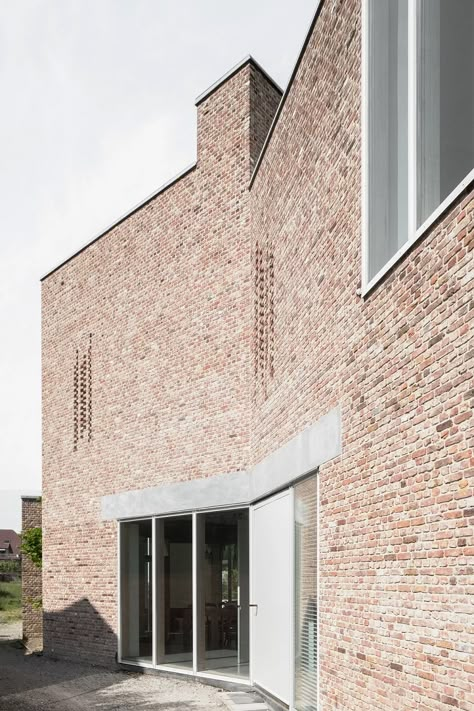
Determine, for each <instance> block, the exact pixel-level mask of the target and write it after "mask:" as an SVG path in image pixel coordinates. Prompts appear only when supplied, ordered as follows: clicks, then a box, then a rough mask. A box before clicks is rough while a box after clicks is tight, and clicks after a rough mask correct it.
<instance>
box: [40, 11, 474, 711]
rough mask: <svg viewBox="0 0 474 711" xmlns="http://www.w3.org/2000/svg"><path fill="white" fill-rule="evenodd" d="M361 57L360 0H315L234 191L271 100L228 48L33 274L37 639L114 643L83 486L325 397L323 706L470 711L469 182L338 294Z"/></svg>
mask: <svg viewBox="0 0 474 711" xmlns="http://www.w3.org/2000/svg"><path fill="white" fill-rule="evenodd" d="M360 55H361V3H360V0H344V2H342V1H341V0H325V1H324V2H323V3H322V6H321V10H320V15H319V18H318V20H317V23H316V25H315V27H314V30H313V32H312V35H311V37H310V39H309V42H308V44H307V46H306V49H305V52H304V55H303V58H302V61H301V63H300V65H299V68H298V71H297V73H296V76H295V78H294V81H293V84H292V86H291V90H290V92H289V94H288V96H287V98H286V101H285V104H284V106H283V109H282V111H281V114H280V116H279V118H278V121H277V123H276V126H275V130H274V132H273V135H272V137H271V140H270V142H269V144H268V148H267V150H266V152H265V155H264V157H263V160H262V162H261V164H260V167H259V169H258V172H257V174H256V177H255V180H254V182H253V184H252V186H251V189H250V191H249V190H248V183H249V177H250V173H251V170H252V168H253V166H254V165H255V162H256V156H257V155H258V152H259V149H260V146H261V145H262V143H263V140H264V137H265V134H266V132H267V130H268V127H269V125H270V122H271V118H272V115H273V112H274V111H275V108H276V105H277V103H278V100H279V97H278V95H277V93H276V92H275V90H274V89H273V88H272V85H271V84H270V83H268V82H266V80H265V79H264V77H263V76H262V75H261V74H260V73H259V72H258V70H257V69H256V68H255V67H253V66H252V65H251V64H247V65H246V66H245V67H244V68H243V69H241V70H240V71H239V72H237V73H236V74H235V75H234V76H233V77H231V78H230V79H229V80H227V81H226V82H225V83H224V84H222V85H221V86H220V87H219V88H218V89H217V90H216V91H215V92H213V93H212V94H211V95H210V96H209V97H208V98H207V99H205V100H204V101H203V102H202V103H201V104H200V105H199V107H198V163H197V166H196V167H195V168H194V169H193V170H191V171H189V172H188V173H187V174H186V175H185V176H184V177H183V178H181V179H180V180H179V181H178V182H177V183H175V184H174V185H173V186H172V187H171V188H169V189H168V190H166V191H165V192H163V193H162V194H160V195H159V196H157V197H156V198H154V199H153V200H151V201H150V202H149V203H147V204H146V205H145V206H144V207H142V208H141V209H140V210H138V211H137V212H135V213H133V214H132V215H131V216H130V217H128V218H127V219H126V220H125V221H123V222H122V223H120V224H119V225H118V226H117V227H115V228H114V229H112V230H111V231H110V232H109V233H107V234H106V235H105V236H104V237H102V238H101V239H100V240H99V241H97V242H95V243H94V244H93V245H92V246H90V247H89V248H88V249H87V250H85V251H84V252H82V253H81V254H80V255H79V256H77V257H76V258H75V259H73V260H72V261H70V262H68V263H67V264H66V265H65V266H63V267H62V268H61V269H59V270H57V271H56V272H54V273H53V274H52V275H51V276H49V277H48V279H46V280H45V281H44V282H43V408H44V410H43V413H44V414H43V427H44V531H45V565H44V586H45V592H44V600H45V608H46V617H45V643H46V646H47V648H48V650H49V651H50V652H53V653H57V654H60V655H62V656H71V655H72V656H74V657H76V658H77V657H80V656H83V657H85V658H88V659H92V660H94V661H103V662H104V663H108V664H110V662H111V661H112V659H113V656H114V654H115V650H116V638H115V637H116V631H117V614H116V610H117V591H116V588H117V580H116V527H115V525H113V524H111V523H108V522H107V523H104V522H101V521H100V512H99V503H100V497H101V496H103V495H105V494H111V493H115V492H118V491H125V490H129V489H137V488H144V487H146V486H152V485H156V484H159V483H162V482H167V481H175V480H182V479H188V478H192V477H204V476H211V475H213V474H218V473H223V472H226V471H236V470H241V469H246V468H247V467H249V466H251V465H252V464H254V463H256V462H258V461H260V460H261V459H262V458H263V457H265V456H266V455H268V454H269V453H270V452H272V451H274V450H275V449H276V448H277V447H279V446H280V445H282V444H284V443H285V442H287V441H288V440H289V439H290V438H291V437H293V436H294V435H296V434H297V433H298V432H299V431H300V430H302V429H303V428H304V427H305V426H306V425H308V424H309V423H312V422H314V421H316V420H317V419H318V418H319V417H321V416H322V415H324V414H325V413H327V412H328V411H329V410H330V409H332V408H333V407H335V406H336V405H338V404H339V405H340V406H341V409H342V424H343V447H342V451H343V454H342V456H341V457H339V458H338V459H336V460H333V461H332V462H330V463H329V464H326V465H324V466H322V467H321V470H320V530H319V539H320V540H319V545H320V635H319V645H320V663H321V693H322V707H323V708H324V710H325V711H335V710H336V709H337V710H339V711H341V710H342V711H360V709H368V710H370V711H372V710H373V711H375V710H378V709H390V710H391V711H412V710H413V709H418V710H419V711H428V710H430V711H433V710H446V709H452V708H459V709H463V711H470V710H472V709H474V665H473V661H472V660H473V658H474V655H473V652H474V648H473V642H474V631H473V630H474V624H473V623H474V606H473V604H472V593H473V590H474V589H473V582H472V581H473V580H474V560H473V553H474V538H473V527H474V492H473V486H472V482H473V470H474V453H473V442H474V436H473V434H474V433H473V417H472V405H473V399H474V390H473V378H472V364H473V353H474V348H473V339H472V314H473V308H474V301H473V297H472V279H473V269H472V249H473V244H474V238H473V235H474V223H473V218H474V192H473V191H472V189H470V190H468V191H466V192H465V193H464V194H463V195H461V196H460V198H459V199H458V200H457V202H456V203H455V204H454V205H453V206H451V208H450V209H449V211H447V212H446V213H445V214H444V215H443V216H442V217H441V218H440V219H439V220H438V222H437V223H436V224H435V225H434V226H433V227H432V228H431V229H430V230H429V232H427V233H426V234H425V235H424V237H423V239H422V240H421V241H420V242H418V243H417V244H416V245H415V246H414V247H413V248H412V249H411V251H410V252H409V253H407V254H406V255H405V256H404V258H403V259H402V260H401V261H400V262H399V263H397V265H395V267H394V268H393V269H392V270H391V271H390V273H389V274H387V275H386V276H385V277H384V279H383V280H382V281H381V282H380V283H379V284H378V285H377V287H376V288H375V289H373V291H372V292H371V293H370V294H369V295H368V296H367V297H365V298H361V297H360V296H359V295H358V289H359V288H360V286H361V65H360ZM90 334H92V336H91V335H90ZM89 348H91V351H90V354H91V355H90V359H89V350H88V349H89ZM77 352H78V354H79V361H78V363H79V365H78V370H77V376H76V374H75V373H76V371H75V363H76V362H77V361H76V356H77ZM84 356H86V360H85V365H83V366H82V370H81V363H82V364H83V363H84ZM88 369H89V370H88ZM90 373H91V376H90ZM76 377H77V383H76V379H75V378H76ZM90 377H91V381H89V378H90ZM89 382H90V389H89ZM75 393H77V396H75ZM76 397H77V403H76V399H75V398H76ZM90 403H92V405H90ZM89 409H90V411H91V417H90V419H89V414H88V413H89ZM75 412H76V413H78V414H77V418H78V420H77V422H78V423H79V424H78V425H77V428H78V429H77V432H78V440H77V451H75V452H74V451H73V447H74V432H75V429H74V428H75V427H76V425H75V419H74V413H75ZM81 423H83V424H82V425H81ZM81 427H82V430H81ZM89 427H90V430H91V432H92V437H91V438H90V440H89ZM81 433H82V437H81Z"/></svg>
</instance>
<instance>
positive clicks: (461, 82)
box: [417, 0, 474, 226]
mask: <svg viewBox="0 0 474 711" xmlns="http://www.w3.org/2000/svg"><path fill="white" fill-rule="evenodd" d="M473 32H474V3H473V2H472V0H421V2H420V3H419V4H418V20H417V51H418V76H417V87H418V88H417V94H418V97H417V102H418V110H417V120H418V127H417V134H418V148H417V161H418V165H417V176H418V177H417V183H418V185H417V191H418V196H417V197H418V204H417V223H418V226H420V225H422V224H423V222H424V221H425V220H426V219H427V218H428V217H429V216H430V215H431V214H432V213H433V212H434V211H435V210H436V209H437V208H438V207H439V205H440V204H441V203H442V202H443V200H444V199H445V198H447V197H448V195H449V194H450V193H451V192H452V191H453V190H454V189H455V188H456V187H457V185H459V183H460V182H461V181H462V180H463V179H464V178H465V177H466V176H467V174H468V173H470V171H471V170H472V169H473V168H474V102H473V99H472V90H473V86H474V44H473V41H472V38H473Z"/></svg>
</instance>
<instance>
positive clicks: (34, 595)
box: [21, 497, 43, 641]
mask: <svg viewBox="0 0 474 711" xmlns="http://www.w3.org/2000/svg"><path fill="white" fill-rule="evenodd" d="M41 508H42V503H41V498H32V497H25V498H23V499H22V502H21V528H22V532H23V533H25V531H28V530H29V529H30V528H41ZM21 597H22V619H23V639H24V640H26V641H27V640H30V639H35V640H38V639H41V637H42V635H43V610H42V609H41V608H39V609H38V607H37V605H35V604H32V603H35V602H37V601H40V600H41V597H42V576H41V568H38V567H36V565H34V563H33V562H32V561H31V560H30V558H29V557H28V556H27V555H24V554H23V555H22V558H21Z"/></svg>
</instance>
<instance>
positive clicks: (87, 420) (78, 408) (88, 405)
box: [73, 333, 92, 452]
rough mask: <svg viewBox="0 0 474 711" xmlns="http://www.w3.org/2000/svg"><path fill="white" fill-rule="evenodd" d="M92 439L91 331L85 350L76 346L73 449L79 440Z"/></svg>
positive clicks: (74, 449) (75, 449) (75, 448)
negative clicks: (80, 351)
mask: <svg viewBox="0 0 474 711" xmlns="http://www.w3.org/2000/svg"><path fill="white" fill-rule="evenodd" d="M86 438H87V441H88V442H90V441H91V440H92V333H90V334H89V339H88V343H87V347H86V350H85V351H84V352H82V354H81V355H79V349H78V348H76V357H75V361H74V374H73V451H74V452H76V451H77V446H78V443H79V440H80V439H82V440H85V439H86Z"/></svg>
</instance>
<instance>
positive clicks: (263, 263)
mask: <svg viewBox="0 0 474 711" xmlns="http://www.w3.org/2000/svg"><path fill="white" fill-rule="evenodd" d="M254 254H255V256H254V373H255V389H256V392H257V396H258V397H263V398H265V397H266V396H267V394H268V388H269V385H270V382H271V380H272V379H273V375H274V367H273V363H274V348H275V330H274V324H275V318H274V309H275V305H274V288H275V287H274V284H275V271H274V269H275V268H274V258H273V250H272V249H271V247H270V246H269V245H268V244H265V245H264V246H261V244H260V243H257V244H256V247H255V253H254Z"/></svg>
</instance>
